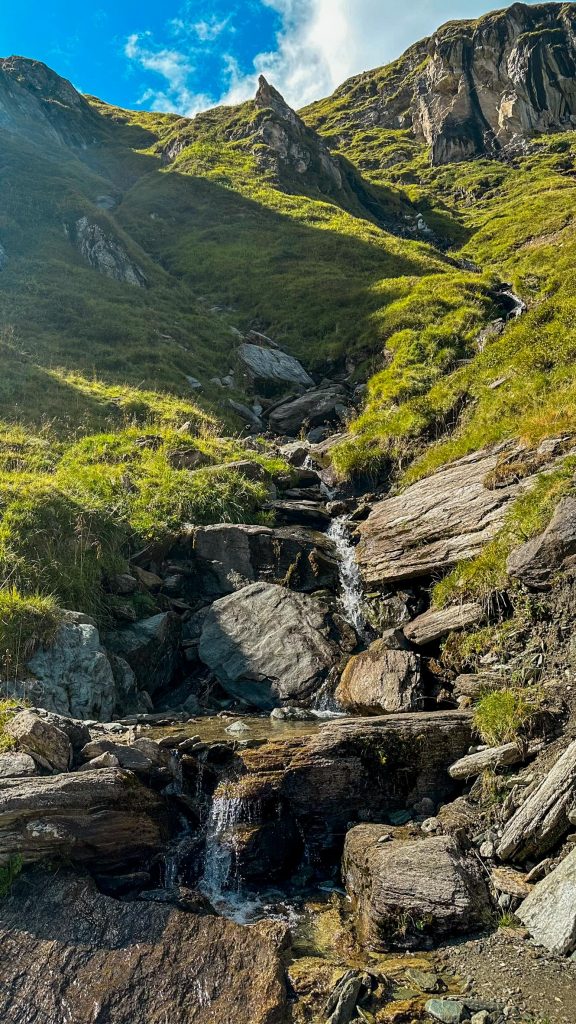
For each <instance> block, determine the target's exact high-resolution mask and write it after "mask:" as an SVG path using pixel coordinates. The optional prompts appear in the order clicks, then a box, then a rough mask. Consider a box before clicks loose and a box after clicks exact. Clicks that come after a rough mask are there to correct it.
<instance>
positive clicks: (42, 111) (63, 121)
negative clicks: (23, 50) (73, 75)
mask: <svg viewBox="0 0 576 1024" xmlns="http://www.w3.org/2000/svg"><path fill="white" fill-rule="evenodd" d="M30 122H33V123H34V126H35V133H36V136H37V137H41V138H42V139H43V140H45V141H48V142H50V143H56V144H57V145H60V144H61V143H67V144H68V145H85V144H86V143H87V142H88V141H89V140H91V137H92V133H93V131H94V124H95V117H94V114H93V112H92V110H91V108H90V107H89V105H88V103H87V102H86V100H85V99H84V97H83V96H81V95H80V93H78V92H77V91H76V89H75V88H74V86H73V85H71V84H70V82H68V81H66V79H65V78H60V76H59V75H57V74H56V73H55V72H54V71H52V70H51V69H50V68H48V67H46V65H45V64H42V63H41V61H38V60H28V59H26V58H25V57H6V58H4V59H0V128H2V129H6V130H8V131H10V132H14V133H16V134H22V135H25V136H28V134H29V131H30Z"/></svg>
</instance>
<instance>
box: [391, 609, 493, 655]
mask: <svg viewBox="0 0 576 1024" xmlns="http://www.w3.org/2000/svg"><path fill="white" fill-rule="evenodd" d="M485 614H486V613H485V611H484V609H483V608H482V605H481V604H478V603H477V602H476V601H470V602H468V603H467V604H455V605H450V606H449V607H448V608H430V610H429V611H427V612H424V614H423V615H419V616H418V617H417V618H416V619H413V620H412V622H409V623H408V624H407V625H406V626H404V635H405V637H406V639H407V640H409V641H410V643H413V644H416V646H417V647H425V646H426V644H431V643H434V641H435V640H440V639H441V638H442V637H443V636H446V635H447V633H451V632H452V631H453V630H456V629H465V628H466V627H467V626H475V625H478V624H479V623H481V622H482V621H483V620H484V618H485Z"/></svg>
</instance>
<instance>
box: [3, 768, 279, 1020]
mask: <svg viewBox="0 0 576 1024" xmlns="http://www.w3.org/2000/svg"><path fill="white" fill-rule="evenodd" d="M100 774H102V773H100ZM285 946H286V940H285V927H284V925H281V924H279V923H276V922H267V923H260V924H257V925H253V926H252V927H250V928H244V927H242V926H241V925H238V924H235V923H234V922H232V921H227V920H225V919H223V918H219V917H215V916H210V915H206V914H202V915H198V914H196V913H186V912H184V911H182V910H179V909H177V908H176V907H173V906H169V905H167V904H163V903H155V902H142V901H134V900H132V901H123V900H118V899H113V898H111V897H110V896H105V895H103V894H102V893H101V892H99V891H98V889H97V887H96V884H95V883H94V882H93V881H92V879H90V878H88V877H83V876H80V875H75V874H74V873H72V872H71V871H69V870H60V871H58V872H57V873H47V872H41V871H40V870H39V869H36V870H35V871H33V872H28V873H27V874H26V878H25V879H21V880H17V881H16V883H15V885H14V886H13V888H12V892H11V894H10V896H8V897H7V898H6V899H4V900H2V903H1V904H0V1017H1V1019H2V1020H5V1021H6V1022H8V1021H10V1024H31V1022H32V1021H37V1022H38V1024H40V1022H44V1024H48V1022H49V1021H50V1022H53V1024H56V1022H60V1021H63V1020H65V1019H70V1020H73V1021H74V1024H94V1022H95V1021H96V1020H99V1021H102V1024H104V1021H109V1022H113V1024H135V1022H137V1021H138V1022H139V1024H153V1022H154V1024H156V1022H158V1024H160V1022H162V1024H164V1022H165V1021H170V1024H214V1022H216V1021H217V1022H220V1024H225V1022H227V1021H234V1024H284V1022H285V1021H286V1020H288V1017H289V1010H288V1004H287V998H286V990H285V985H284V968H283V962H282V954H283V950H284V948H285ZM176 952H177V955H175V953H176ZM67 1008H73V1009H70V1012H68V1009H67Z"/></svg>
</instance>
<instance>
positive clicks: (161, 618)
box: [106, 612, 182, 694]
mask: <svg viewBox="0 0 576 1024" xmlns="http://www.w3.org/2000/svg"><path fill="white" fill-rule="evenodd" d="M181 630H182V626H181V622H180V619H179V618H178V616H177V615H174V614H172V613H171V612H165V613H161V614H160V615H153V616H151V618H149V619H142V621H141V622H137V623H135V624H134V625H133V626H130V627H128V628H127V629H122V630H117V631H115V632H113V633H108V634H107V636H106V646H107V647H109V648H110V650H111V651H113V652H114V654H117V655H119V656H120V657H121V658H123V659H124V660H125V661H126V662H128V664H129V665H130V668H131V669H132V670H133V672H134V674H135V675H136V679H137V680H138V685H139V687H140V689H141V690H146V691H147V693H151V694H153V693H155V692H156V691H157V690H162V689H165V688H168V687H169V686H170V684H171V682H172V680H173V679H174V675H175V672H176V668H177V666H178V660H179V650H178V644H179V642H180V634H181Z"/></svg>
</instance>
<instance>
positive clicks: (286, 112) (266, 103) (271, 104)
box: [254, 75, 296, 120]
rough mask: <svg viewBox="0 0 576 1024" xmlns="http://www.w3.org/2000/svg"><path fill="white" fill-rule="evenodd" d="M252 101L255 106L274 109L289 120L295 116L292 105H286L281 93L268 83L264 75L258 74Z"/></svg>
mask: <svg viewBox="0 0 576 1024" xmlns="http://www.w3.org/2000/svg"><path fill="white" fill-rule="evenodd" d="M254 102H255V104H256V106H257V107H260V108H261V109H271V110H274V111H276V113H277V114H280V116H281V117H284V118H286V117H288V118H289V119H290V120H292V119H293V118H295V117H296V114H295V112H294V111H293V110H292V107H289V106H288V104H287V103H286V100H285V99H284V97H283V96H282V93H280V92H278V89H275V88H274V86H273V85H270V83H269V82H268V80H267V79H266V78H264V75H260V77H259V79H258V90H257V92H256V96H255V97H254Z"/></svg>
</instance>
